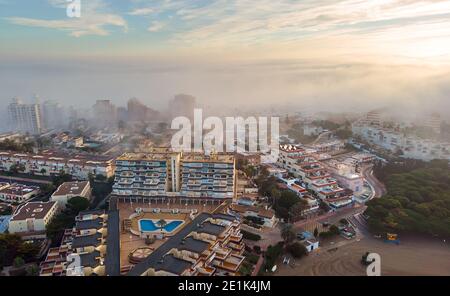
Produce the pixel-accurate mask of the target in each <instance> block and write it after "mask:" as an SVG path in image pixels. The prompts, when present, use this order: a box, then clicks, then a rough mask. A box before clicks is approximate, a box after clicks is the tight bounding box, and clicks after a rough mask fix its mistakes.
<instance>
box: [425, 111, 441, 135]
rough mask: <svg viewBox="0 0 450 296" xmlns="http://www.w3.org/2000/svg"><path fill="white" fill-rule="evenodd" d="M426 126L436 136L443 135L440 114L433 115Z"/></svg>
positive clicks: (429, 117)
mask: <svg viewBox="0 0 450 296" xmlns="http://www.w3.org/2000/svg"><path fill="white" fill-rule="evenodd" d="M425 124H426V126H427V127H430V128H431V129H432V130H433V132H435V133H436V134H440V133H441V116H440V115H439V113H432V114H430V116H428V118H427V120H426V123H425Z"/></svg>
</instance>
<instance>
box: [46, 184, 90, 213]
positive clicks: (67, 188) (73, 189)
mask: <svg viewBox="0 0 450 296" xmlns="http://www.w3.org/2000/svg"><path fill="white" fill-rule="evenodd" d="M91 192H92V190H91V185H90V184H89V181H83V182H65V183H63V184H61V185H60V186H59V187H58V189H57V190H56V191H55V192H54V193H53V194H52V197H51V200H52V201H56V202H58V204H59V206H60V207H62V208H65V207H66V204H67V202H68V201H69V200H70V199H71V198H72V197H76V196H81V197H84V198H86V199H88V200H90V199H91Z"/></svg>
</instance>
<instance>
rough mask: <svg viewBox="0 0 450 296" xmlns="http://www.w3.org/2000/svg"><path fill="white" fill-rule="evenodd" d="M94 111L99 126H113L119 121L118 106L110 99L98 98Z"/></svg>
mask: <svg viewBox="0 0 450 296" xmlns="http://www.w3.org/2000/svg"><path fill="white" fill-rule="evenodd" d="M93 111H94V121H95V124H96V125H97V126H101V127H104V126H112V125H114V124H116V123H117V108H116V106H115V105H114V104H112V103H111V101H110V100H97V102H96V103H95V105H94V106H93Z"/></svg>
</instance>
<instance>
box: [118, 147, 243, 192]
mask: <svg viewBox="0 0 450 296" xmlns="http://www.w3.org/2000/svg"><path fill="white" fill-rule="evenodd" d="M235 178H236V177H235V159H234V156H233V155H230V154H211V155H204V154H201V153H178V152H173V151H171V149H170V148H153V149H152V151H151V152H149V153H125V154H123V155H122V156H120V157H118V158H117V160H116V182H115V184H114V186H113V193H114V194H116V195H127V196H128V195H134V196H161V195H162V196H165V195H170V196H187V197H207V198H233V197H234V196H235V194H236V193H235Z"/></svg>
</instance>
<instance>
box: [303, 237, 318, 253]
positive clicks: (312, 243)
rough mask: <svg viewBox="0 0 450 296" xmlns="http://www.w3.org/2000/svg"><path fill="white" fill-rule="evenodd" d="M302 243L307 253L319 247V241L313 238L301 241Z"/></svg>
mask: <svg viewBox="0 0 450 296" xmlns="http://www.w3.org/2000/svg"><path fill="white" fill-rule="evenodd" d="M302 244H303V245H304V246H305V248H306V250H307V251H308V253H310V252H312V251H314V250H316V249H318V248H319V241H318V240H316V239H314V238H310V239H306V240H304V241H303V242H302Z"/></svg>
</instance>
